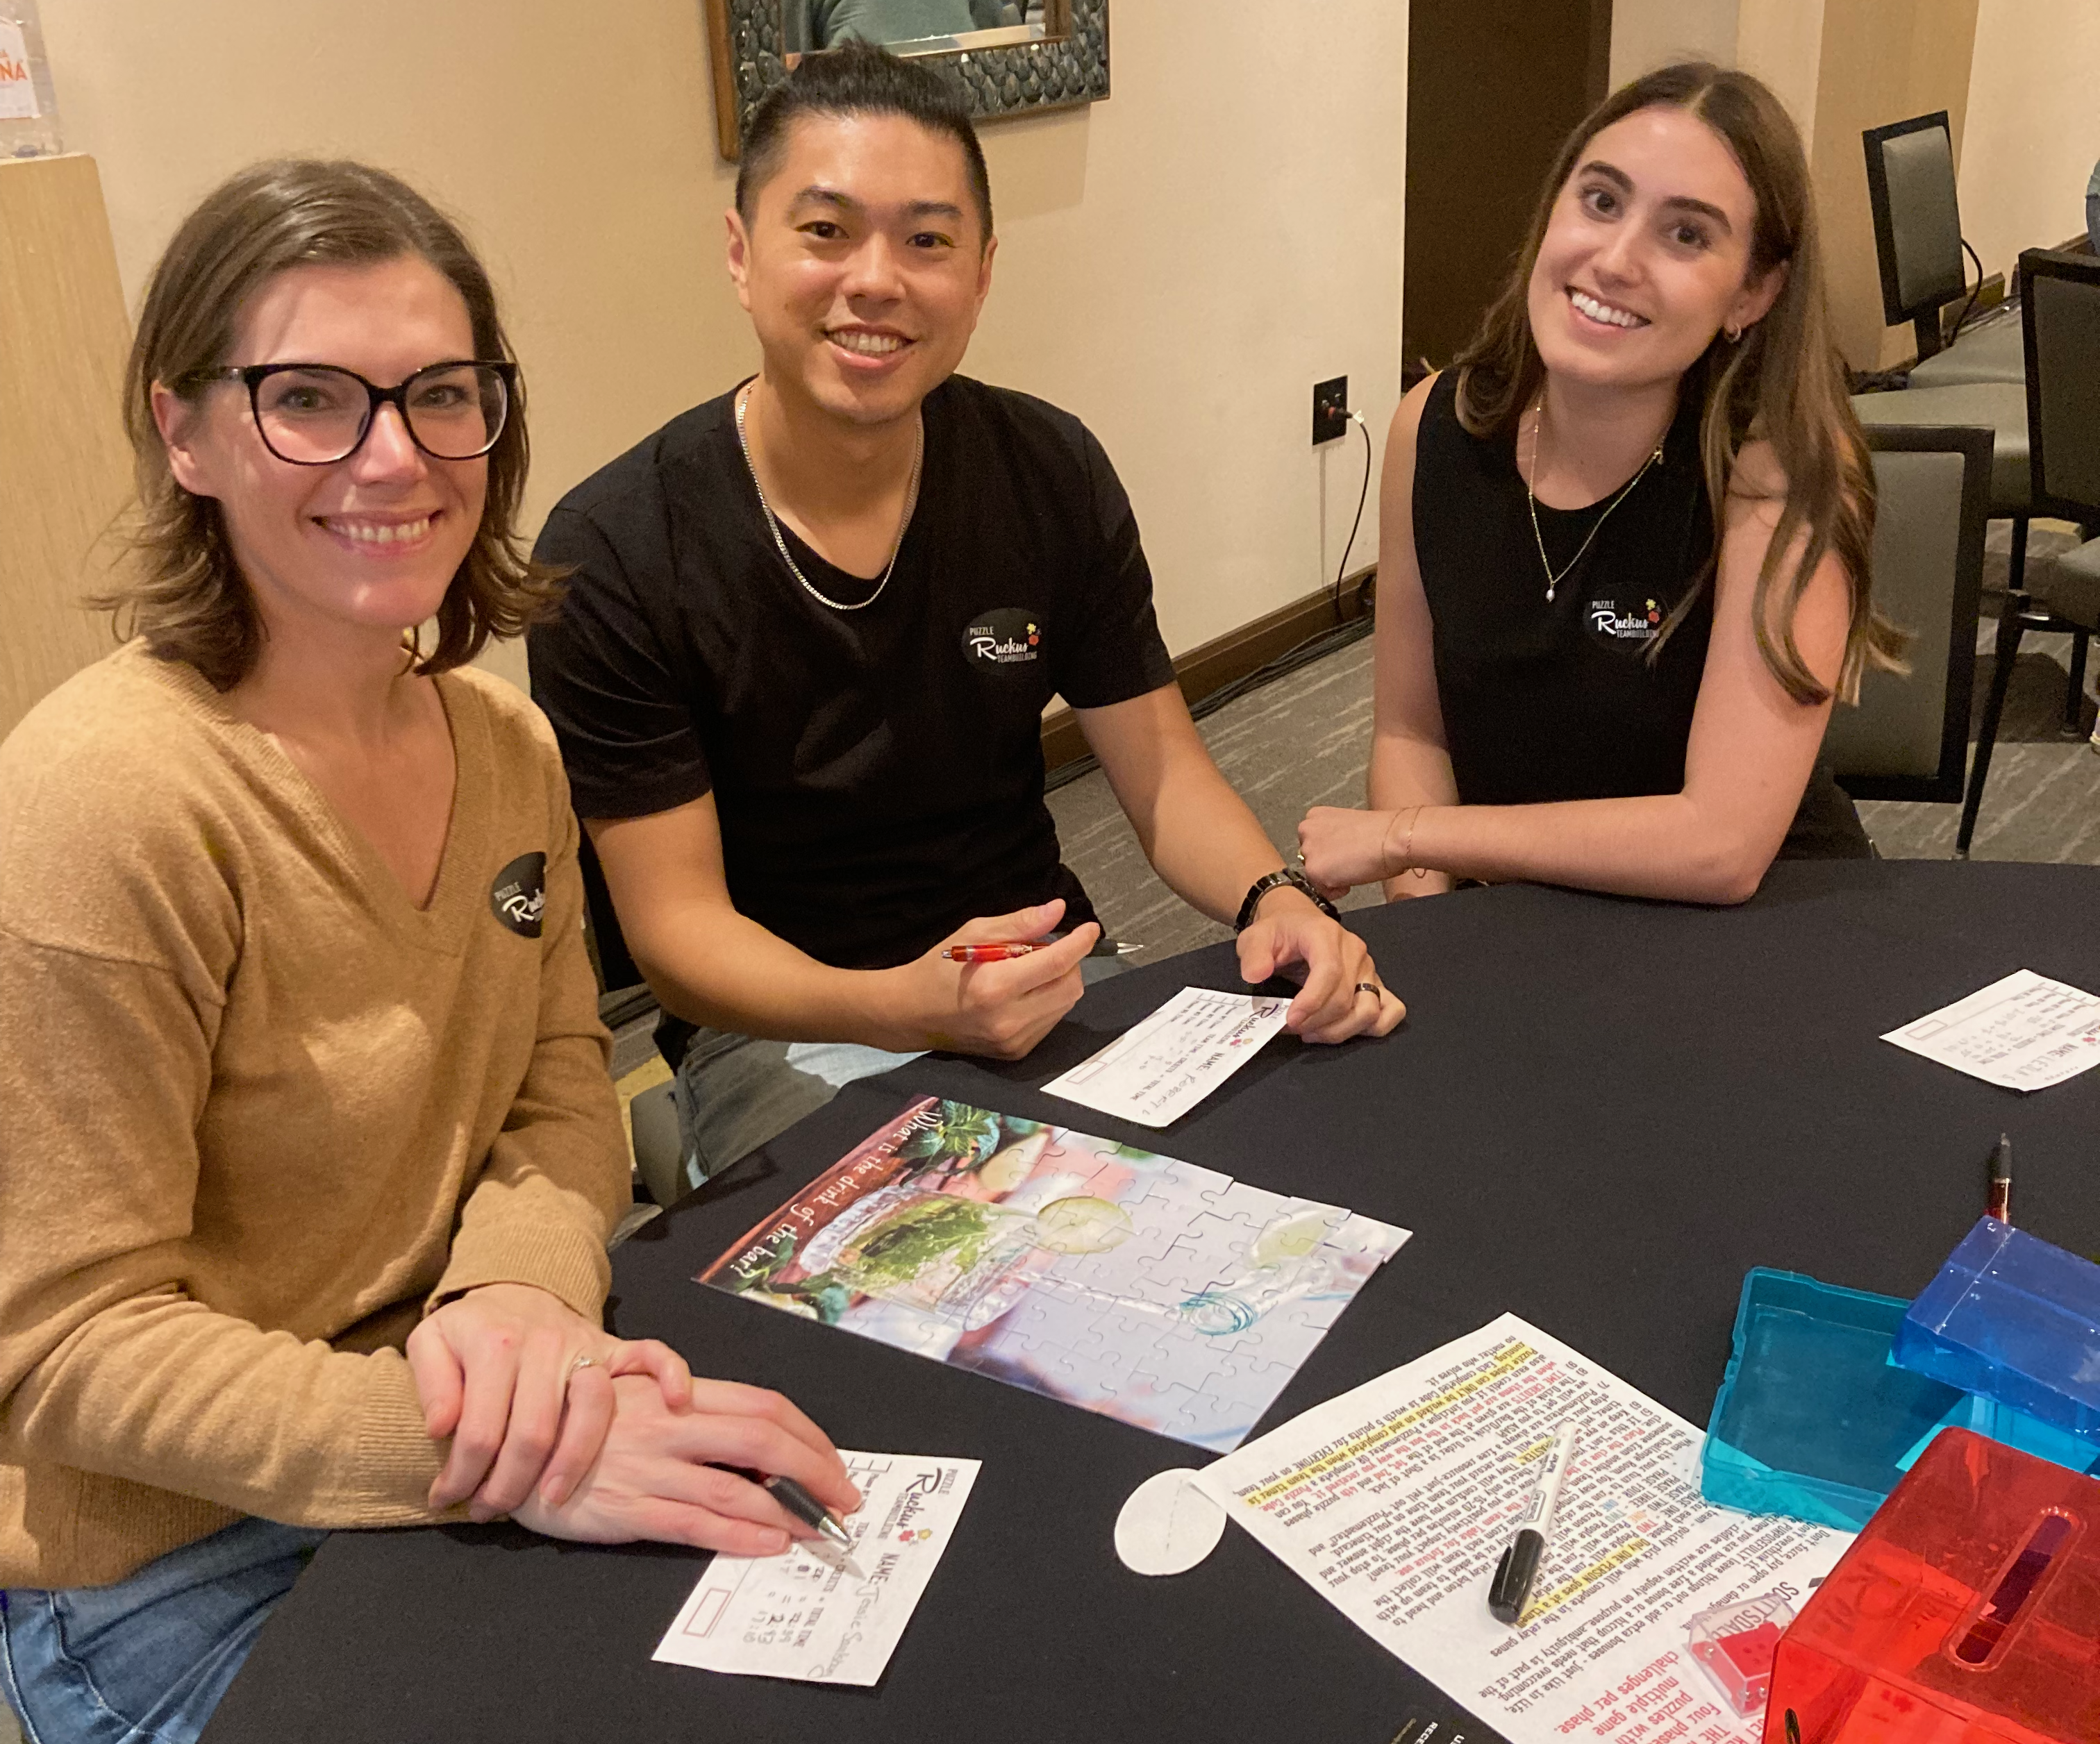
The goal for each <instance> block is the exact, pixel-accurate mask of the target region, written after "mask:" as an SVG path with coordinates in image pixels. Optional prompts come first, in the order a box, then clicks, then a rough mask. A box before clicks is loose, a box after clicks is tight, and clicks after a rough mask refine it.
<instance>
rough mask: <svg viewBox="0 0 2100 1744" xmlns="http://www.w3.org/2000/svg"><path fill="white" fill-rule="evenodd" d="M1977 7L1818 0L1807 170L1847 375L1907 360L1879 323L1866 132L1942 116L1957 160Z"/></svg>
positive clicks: (1960, 1)
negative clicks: (1818, 56)
mask: <svg viewBox="0 0 2100 1744" xmlns="http://www.w3.org/2000/svg"><path fill="white" fill-rule="evenodd" d="M1976 5H1977V0H1825V4H1824V12H1823V55H1822V65H1821V69H1820V73H1819V74H1818V76H1817V80H1816V95H1815V139H1814V140H1813V142H1812V143H1811V148H1810V152H1809V169H1810V171H1811V174H1812V175H1813V176H1814V178H1815V198H1816V202H1817V206H1818V209H1819V211H1820V216H1821V218H1822V220H1823V227H1824V234H1825V235H1826V236H1829V239H1830V247H1829V290H1830V310H1831V315H1832V319H1833V328H1834V329H1835V333H1836V337H1837V340H1838V349H1839V350H1841V351H1842V352H1843V353H1844V354H1845V358H1846V362H1848V363H1851V365H1852V366H1853V367H1854V368H1855V369H1873V368H1880V367H1884V366H1886V365H1888V364H1891V363H1898V362H1899V361H1901V360H1902V359H1904V358H1907V357H1909V356H1910V355H1913V352H1915V350H1917V345H1916V342H1915V340H1914V338H1913V334H1912V333H1911V330H1910V328H1909V327H1908V325H1905V326H1903V327H1899V328H1890V327H1886V326H1884V324H1882V288H1881V285H1882V281H1881V269H1880V267H1879V266H1877V264H1876V262H1875V256H1874V227H1873V212H1872V211H1871V209H1869V207H1868V203H1867V157H1866V152H1865V148H1864V147H1863V146H1862V145H1861V143H1860V134H1861V133H1862V132H1863V131H1864V130H1866V129H1867V128H1869V127H1879V126H1884V125H1885V124H1886V123H1887V122H1890V121H1902V120H1904V118H1905V117H1908V116H1913V115H1924V114H1927V113H1929V112H1931V111H1933V110H1935V109H1944V110H1946V111H1947V112H1948V126H1949V128H1950V129H1951V130H1952V134H1953V139H1954V161H1955V162H1956V163H1957V165H1958V164H1959V163H1960V162H1961V150H1962V130H1963V117H1964V115H1965V112H1966V110H1967V108H1968V103H1969V63H1970V54H1971V51H1972V49H1973V46H1974V42H1975V37H1976Z"/></svg>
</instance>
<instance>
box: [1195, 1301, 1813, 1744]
mask: <svg viewBox="0 0 2100 1744" xmlns="http://www.w3.org/2000/svg"><path fill="white" fill-rule="evenodd" d="M1571 1419H1572V1420H1574V1421H1575V1422H1576V1423H1577V1424H1579V1425H1581V1438H1580V1441H1579V1442H1578V1444H1577V1447H1576V1450H1575V1458H1574V1460H1573V1464H1572V1465H1571V1466H1570V1467H1569V1469H1568V1478H1567V1479H1566V1482H1565V1484H1564V1488H1563V1490H1562V1491H1561V1496H1560V1508H1559V1511H1558V1512H1557V1513H1556V1514H1555V1517H1554V1521H1553V1525H1552V1528H1551V1533H1550V1535H1549V1536H1548V1538H1547V1540H1546V1554H1545V1559H1544V1561H1542V1564H1541V1565H1540V1567H1539V1570H1538V1575H1537V1580H1536V1582H1535V1583H1533V1588H1532V1592H1531V1599H1530V1602H1529V1605H1528V1606H1527V1608H1526V1609H1525V1610H1524V1614H1523V1616H1522V1618H1520V1621H1519V1623H1518V1624H1517V1625H1516V1626H1515V1627H1510V1626H1509V1625H1507V1624H1504V1623H1498V1622H1496V1621H1495V1620H1494V1618H1492V1617H1490V1616H1489V1614H1488V1584H1489V1579H1490V1577H1491V1576H1492V1574H1493V1571H1494V1566H1495V1562H1496V1560H1497V1559H1498V1557H1500V1555H1501V1554H1502V1547H1503V1545H1504V1544H1506V1543H1507V1541H1508V1539H1509V1535H1510V1530H1511V1522H1512V1521H1513V1520H1514V1519H1515V1517H1516V1516H1517V1515H1519V1514H1520V1513H1522V1512H1523V1510H1524V1504H1525V1502H1526V1500H1527V1499H1528V1498H1529V1494H1530V1491H1531V1486H1532V1475H1531V1474H1532V1462H1533V1460H1536V1459H1537V1458H1538V1457H1539V1456H1541V1455H1542V1454H1543V1453H1544V1452H1545V1451H1546V1448H1547V1447H1549V1446H1550V1445H1551V1442H1552V1439H1553V1435H1554V1431H1555V1429H1556V1428H1558V1426H1559V1425H1560V1424H1562V1423H1563V1422H1565V1421H1568V1420H1571ZM1700 1442H1701V1434H1700V1432H1699V1430H1698V1429H1695V1428H1694V1427H1693V1426H1692V1425H1691V1424H1689V1423H1687V1422H1686V1421H1685V1420H1683V1418H1682V1417H1679V1416H1677V1415H1675V1414H1674V1412H1672V1411H1665V1409H1663V1407H1661V1406H1660V1405H1658V1404H1657V1403H1655V1402H1654V1401H1653V1400H1652V1399H1649V1398H1646V1397H1644V1396H1643V1394H1639V1393H1637V1392H1636V1391H1635V1390H1634V1389H1633V1388H1631V1387H1630V1386H1628V1385H1626V1383H1625V1382H1624V1381H1621V1380H1620V1379H1618V1377H1617V1376H1615V1375H1612V1374H1611V1373H1609V1372H1608V1371H1606V1370H1604V1369H1603V1368H1600V1367H1598V1366H1597V1365H1596V1364H1595V1363H1591V1362H1590V1361H1588V1360H1587V1359H1585V1358H1584V1357H1582V1355H1580V1354H1578V1353H1577V1352H1576V1351H1573V1350H1570V1349H1568V1346H1567V1345H1564V1344H1562V1343H1560V1341H1558V1340H1556V1339H1553V1338H1549V1337H1546V1334H1544V1333H1543V1332H1539V1331H1537V1329H1536V1328H1533V1327H1531V1326H1529V1325H1527V1324H1526V1323H1524V1321H1522V1320H1520V1319H1517V1318H1516V1316H1515V1315H1503V1316H1502V1318H1501V1319H1498V1320H1495V1321H1493V1323H1490V1324H1489V1325H1487V1326H1485V1327H1483V1328H1481V1329H1480V1331H1479V1332H1475V1333H1473V1334H1472V1335H1471V1337H1466V1338H1461V1339H1458V1340H1455V1341H1453V1342H1452V1343H1450V1344H1448V1345H1445V1346H1444V1347H1443V1348H1442V1349H1441V1350H1435V1351H1432V1352H1431V1353H1430V1354H1428V1355H1427V1356H1425V1357H1423V1358H1422V1359H1419V1360H1418V1361H1417V1362H1413V1363H1408V1364H1406V1365H1405V1367H1400V1368H1396V1369H1394V1370H1393V1371H1392V1372H1391V1373H1390V1374H1387V1375H1384V1376H1380V1377H1379V1379H1378V1380H1376V1381H1370V1382H1368V1383H1367V1384H1366V1385H1363V1386H1361V1387H1358V1388H1357V1389H1355V1390H1353V1391H1352V1392H1348V1393H1344V1394H1342V1395H1341V1396H1340V1397H1339V1398H1334V1399H1330V1400H1329V1401H1328V1402H1327V1403H1326V1404H1324V1405H1321V1406H1317V1407H1314V1408H1313V1409H1312V1410H1311V1411H1307V1412H1305V1413H1304V1415H1303V1416H1299V1417H1295V1418H1293V1419H1292V1420H1290V1422H1289V1423H1286V1424H1285V1425H1283V1426H1282V1428H1281V1429H1275V1430H1272V1431H1271V1432H1270V1433H1269V1434H1267V1435H1264V1436H1263V1437H1262V1438H1260V1440H1258V1441H1252V1442H1248V1443H1247V1444H1246V1446H1245V1447H1242V1448H1241V1449H1240V1450H1239V1451H1237V1453H1234V1454H1232V1455H1230V1456H1228V1457H1226V1458H1224V1459H1222V1460H1218V1461H1217V1462H1216V1463H1215V1464H1213V1465H1211V1466H1209V1467H1208V1468H1207V1469H1205V1470H1204V1471H1203V1472H1202V1473H1200V1474H1199V1476H1198V1478H1197V1479H1196V1482H1198V1484H1199V1485H1200V1486H1202V1488H1203V1489H1204V1490H1205V1491H1207V1492H1208V1493H1209V1494H1210V1495H1212V1496H1213V1497H1214V1498H1215V1500H1217V1501H1218V1502H1219V1503H1220V1504H1222V1505H1223V1506H1224V1508H1225V1509H1226V1511H1227V1513H1229V1515H1230V1516H1231V1517H1232V1518H1233V1519H1234V1520H1236V1521H1237V1522H1239V1523H1240V1524H1241V1525H1242V1526H1245V1527H1246V1529H1247V1530H1249V1531H1250V1532H1251V1533H1253V1534H1254V1535H1255V1537H1256V1538H1257V1539H1260V1541H1261V1543H1262V1544H1264V1545H1265V1546H1266V1547H1267V1548H1268V1549H1269V1550H1271V1551H1272V1552H1274V1553H1275V1554H1276V1555H1277V1557H1280V1558H1282V1561H1284V1562H1285V1564H1286V1566H1289V1567H1290V1568H1291V1569H1293V1570H1295V1571H1296V1572H1297V1573H1298V1574H1299V1575H1300V1576H1301V1577H1302V1578H1303V1579H1305V1580H1306V1581H1308V1583H1311V1585H1312V1588H1314V1590H1315V1591H1317V1592H1319V1593H1320V1594H1321V1596H1324V1597H1325V1598H1326V1599H1327V1600H1328V1601H1330V1602H1331V1603H1332V1604H1334V1605H1335V1606H1337V1607H1338V1608H1339V1610H1341V1611H1342V1612H1343V1614H1345V1615H1347V1616H1348V1618H1350V1620H1351V1621H1352V1622H1353V1623H1356V1624H1357V1626H1358V1627H1361V1629H1363V1630H1364V1631H1365V1633H1367V1634H1368V1635H1370V1636H1371V1637H1372V1639H1373V1640H1374V1641H1378V1642H1379V1644H1380V1645H1382V1646H1383V1647H1386V1648H1387V1649H1390V1650H1391V1651H1392V1653H1394V1654H1397V1655H1398V1656H1399V1657H1401V1658H1403V1659H1405V1661H1406V1662H1407V1663H1409V1664H1410V1665H1411V1666H1413V1667H1414V1669H1415V1670H1416V1671H1419V1672H1421V1673H1422V1674H1423V1676H1426V1677H1427V1678H1429V1679H1431V1680H1432V1681H1434V1682H1435V1683H1436V1684H1437V1685H1440V1687H1441V1688H1442V1689H1444V1690H1445V1693H1448V1694H1449V1695H1450V1696H1452V1697H1454V1698H1456V1699H1457V1700H1458V1702H1462V1704H1463V1705H1464V1706H1465V1707H1467V1709H1468V1710H1470V1711H1471V1712H1472V1713H1474V1714H1476V1715H1478V1716H1479V1717H1480V1719H1481V1720H1483V1721H1485V1723H1486V1724H1488V1725H1489V1726H1492V1727H1493V1728H1494V1729H1496V1730H1498V1732H1500V1733H1502V1736H1503V1737H1506V1738H1507V1739H1508V1740H1510V1744H1593V1741H1599V1740H1601V1741H1604V1744H1758V1736H1759V1730H1760V1727H1761V1724H1762V1720H1761V1715H1762V1709H1763V1707H1764V1700H1765V1696H1766V1693H1767V1689H1768V1688H1769V1685H1770V1680H1771V1659H1772V1652H1773V1649H1775V1648H1776V1646H1777V1645H1778V1641H1779V1636H1780V1631H1781V1630H1782V1629H1784V1628H1785V1625H1786V1624H1787V1623H1789V1622H1790V1621H1791V1620H1792V1619H1793V1616H1794V1614H1796V1613H1797V1612H1798V1610H1799V1609H1800V1607H1801V1605H1802V1603H1803V1602H1804V1601H1806V1599H1807V1596H1808V1592H1809V1589H1810V1588H1811V1586H1812V1585H1813V1584H1814V1583H1816V1582H1817V1581H1819V1580H1820V1579H1821V1578H1822V1577H1823V1576H1824V1575H1825V1574H1828V1573H1829V1570H1830V1569H1831V1567H1832V1566H1833V1565H1834V1564H1835V1563H1836V1561H1837V1560H1838V1557H1839V1556H1840V1555H1842V1553H1843V1552H1844V1550H1845V1548H1846V1546H1847V1545H1848V1544H1851V1535H1850V1534H1848V1533H1844V1532H1838V1531H1833V1530H1830V1529H1829V1528H1828V1527H1824V1526H1808V1525H1805V1524H1803V1523H1802V1522H1798V1521H1794V1520H1788V1519H1784V1518H1780V1517H1771V1516H1764V1517H1758V1516H1752V1515H1749V1514H1740V1513H1732V1512H1731V1511H1729V1510H1727V1509H1725V1508H1716V1507H1714V1506H1713V1505H1712V1504H1710V1503H1708V1502H1706V1501H1705V1500H1702V1499H1701V1496H1700V1494H1699V1481H1698V1457H1699V1447H1700Z"/></svg>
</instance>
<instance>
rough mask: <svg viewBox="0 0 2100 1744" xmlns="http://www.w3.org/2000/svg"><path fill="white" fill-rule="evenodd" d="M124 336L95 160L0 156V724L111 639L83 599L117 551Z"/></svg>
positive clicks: (122, 477)
mask: <svg viewBox="0 0 2100 1744" xmlns="http://www.w3.org/2000/svg"><path fill="white" fill-rule="evenodd" d="M129 347H130V322H129V321H128V320H127V319H126V316H125V313H124V293H123V290H122V288H121V284H119V282H118V280H117V254H116V250H115V249H114V248H113V246H112V244H111V242H110V238H109V220H108V215H107V214H105V213H104V209H103V204H102V183H101V179H100V178H99V176H97V174H95V160H94V159H93V158H91V157H86V156H65V157H35V158H22V159H11V160H7V161H0V736H4V735H5V734H6V733H8V732H9V731H10V730H11V729H12V728H13V727H14V724H15V722H16V721H18V720H20V719H21V718H22V716H24V714H26V713H27V712H28V711H29V708H30V707H31V706H32V705H33V704H34V703H35V702H37V701H38V698H41V697H42V696H43V695H44V694H45V693H46V691H48V690H50V689H52V688H53V687H54V686H55V685H58V684H60V683H61V682H63V681H64V680H65V679H67V678H68V677H70V676H72V675H73V673H74V672H77V671H78V670H79V669H80V668H81V667H83V666H85V665H86V664H87V663H88V662H89V661H90V660H93V659H95V658H98V657H99V655H101V654H105V653H107V652H108V650H110V649H111V648H113V647H114V646H115V645H116V644H115V641H114V639H113V636H111V633H110V630H109V621H108V618H107V617H106V616H104V615H103V614H99V613H90V612H89V611H88V610H86V609H85V608H84V607H83V606H82V605H81V603H80V600H81V597H82V594H83V593H86V592H89V591H90V590H91V589H93V588H97V587H99V586H101V585H103V584H104V582H105V581H106V579H108V575H110V573H111V570H112V567H113V565H114V564H115V563H116V562H118V561H119V560H120V558H121V545H120V544H119V543H118V541H117V539H116V538H115V537H114V536H113V523H114V522H115V521H116V518H117V516H118V515H119V514H121V512H122V511H123V509H124V507H125V504H126V502H127V500H129V497H130V489H131V451H130V445H129V444H128V443H126V441H125V439H124V429H123V421H122V412H121V394H122V390H123V380H124V360H125V355H126V351H127V350H128V349H129Z"/></svg>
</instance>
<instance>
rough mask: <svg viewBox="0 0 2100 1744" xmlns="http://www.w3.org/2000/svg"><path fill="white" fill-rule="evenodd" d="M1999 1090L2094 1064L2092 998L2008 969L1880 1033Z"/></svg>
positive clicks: (2097, 1002) (2057, 1079) (2098, 1009)
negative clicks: (1911, 1021) (1976, 988)
mask: <svg viewBox="0 0 2100 1744" xmlns="http://www.w3.org/2000/svg"><path fill="white" fill-rule="evenodd" d="M1882 1040H1883V1041H1884V1042H1895V1045H1896V1046H1898V1047H1899V1048H1908V1050H1910V1051H1911V1052H1912V1053H1913V1054H1921V1055H1924V1056H1925V1057H1926V1059H1934V1060H1937V1061H1939V1064H1941V1065H1943V1066H1952V1068H1954V1069H1955V1070H1956V1071H1957V1072H1967V1073H1968V1074H1969V1075H1970V1077H1975V1078H1981V1079H1983V1081H1984V1082H1985V1083H1987V1084H2002V1085H2003V1086H2005V1088H2006V1089H2007V1090H2046V1089H2048V1088H2049V1086H2050V1085H2052V1084H2061V1083H2062V1082H2063V1081H2064V1080H2065V1079H2066V1078H2075V1077H2077V1076H2078V1074H2079V1073H2080V1072H2085V1071H2087V1070H2089V1069H2090V1068H2092V1067H2094V1066H2100V998H2096V997H2095V996H2094V995H2093V994H2091V993H2081V992H2080V990H2079V989H2077V988H2076V987H2067V986H2065V985H2064V984H2063V982H2061V981H2052V980H2049V977H2048V976H2047V975H2036V973H2035V972H2034V971H2033V970H2032V969H2020V970H2016V971H2014V973H2012V974H2010V975H2007V976H2006V977H2005V979H2004V980H2001V981H1993V982H1992V984H1990V985H1989V986H1988V987H1987V988H1985V989H1983V991H1982V992H1981V993H1971V994H1970V996H1969V997H1968V998H1966V999H1957V1000H1956V1001H1955V1002H1954V1003H1953V1004H1952V1005H1950V1006H1941V1007H1940V1009H1939V1011H1934V1012H1931V1013H1930V1014H1929V1015H1926V1016H1924V1017H1921V1018H1920V1019H1919V1020H1917V1022H1916V1023H1914V1024H1904V1027H1903V1028H1900V1029H1892V1030H1890V1032H1889V1033H1887V1034H1886V1035H1885V1036H1883V1037H1882Z"/></svg>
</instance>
